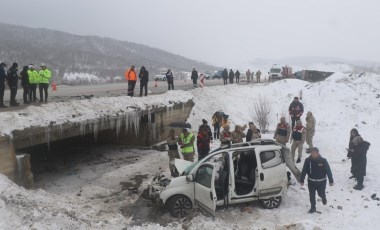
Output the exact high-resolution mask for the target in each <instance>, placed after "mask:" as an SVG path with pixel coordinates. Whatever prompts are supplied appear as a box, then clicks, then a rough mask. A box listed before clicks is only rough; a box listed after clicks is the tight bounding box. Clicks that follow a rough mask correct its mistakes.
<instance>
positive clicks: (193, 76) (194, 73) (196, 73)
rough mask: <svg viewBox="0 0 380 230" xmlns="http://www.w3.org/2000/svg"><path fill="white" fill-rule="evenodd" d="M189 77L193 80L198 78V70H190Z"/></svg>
mask: <svg viewBox="0 0 380 230" xmlns="http://www.w3.org/2000/svg"><path fill="white" fill-rule="evenodd" d="M191 79H192V80H195V81H196V80H197V79H198V72H197V71H196V70H193V71H192V72H191Z"/></svg>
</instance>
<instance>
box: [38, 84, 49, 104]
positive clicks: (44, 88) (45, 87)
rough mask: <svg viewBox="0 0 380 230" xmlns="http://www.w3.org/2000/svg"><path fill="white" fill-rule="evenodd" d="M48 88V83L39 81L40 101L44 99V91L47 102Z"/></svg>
mask: <svg viewBox="0 0 380 230" xmlns="http://www.w3.org/2000/svg"><path fill="white" fill-rule="evenodd" d="M48 88H49V83H40V84H39V85H38V90H39V92H40V101H41V102H42V101H43V99H44V92H45V102H47V98H48Z"/></svg>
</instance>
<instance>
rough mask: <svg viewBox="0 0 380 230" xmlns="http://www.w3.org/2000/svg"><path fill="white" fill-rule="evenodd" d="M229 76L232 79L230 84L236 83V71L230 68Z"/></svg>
mask: <svg viewBox="0 0 380 230" xmlns="http://www.w3.org/2000/svg"><path fill="white" fill-rule="evenodd" d="M228 77H229V79H230V84H233V83H234V77H235V74H234V71H232V69H230V73H229V74H228Z"/></svg>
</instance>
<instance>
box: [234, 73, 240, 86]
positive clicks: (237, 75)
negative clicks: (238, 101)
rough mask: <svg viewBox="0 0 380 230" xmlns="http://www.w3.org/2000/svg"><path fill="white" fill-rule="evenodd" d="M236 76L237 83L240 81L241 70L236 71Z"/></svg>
mask: <svg viewBox="0 0 380 230" xmlns="http://www.w3.org/2000/svg"><path fill="white" fill-rule="evenodd" d="M235 78H236V83H239V82H240V72H239V70H236V72H235Z"/></svg>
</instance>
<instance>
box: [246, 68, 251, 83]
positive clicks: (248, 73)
mask: <svg viewBox="0 0 380 230" xmlns="http://www.w3.org/2000/svg"><path fill="white" fill-rule="evenodd" d="M245 75H246V76H247V84H249V82H250V81H251V71H250V70H249V69H248V70H247V72H245Z"/></svg>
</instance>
